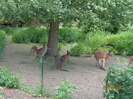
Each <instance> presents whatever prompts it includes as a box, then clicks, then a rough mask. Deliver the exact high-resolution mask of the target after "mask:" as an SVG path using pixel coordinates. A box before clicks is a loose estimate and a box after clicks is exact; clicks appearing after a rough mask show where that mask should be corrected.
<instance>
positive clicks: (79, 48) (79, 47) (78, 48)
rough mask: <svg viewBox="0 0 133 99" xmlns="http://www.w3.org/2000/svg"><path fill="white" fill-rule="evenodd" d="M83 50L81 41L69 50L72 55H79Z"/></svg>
mask: <svg viewBox="0 0 133 99" xmlns="http://www.w3.org/2000/svg"><path fill="white" fill-rule="evenodd" d="M84 51H85V46H84V45H83V44H82V43H78V44H77V45H76V46H74V47H73V48H72V49H71V50H70V52H71V55H73V56H80V55H81V54H82V53H83V52H84Z"/></svg>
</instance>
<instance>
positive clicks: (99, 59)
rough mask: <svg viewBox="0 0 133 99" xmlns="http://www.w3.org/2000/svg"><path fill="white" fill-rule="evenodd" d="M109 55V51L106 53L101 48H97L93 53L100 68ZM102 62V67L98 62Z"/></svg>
mask: <svg viewBox="0 0 133 99" xmlns="http://www.w3.org/2000/svg"><path fill="white" fill-rule="evenodd" d="M109 56H111V53H110V52H109V53H106V52H104V51H102V50H99V51H97V52H96V53H95V58H96V61H97V62H98V66H99V68H100V69H103V70H105V69H104V67H105V66H106V63H105V62H106V61H107V60H108V59H109ZM101 62H102V67H101V66H100V63H101Z"/></svg>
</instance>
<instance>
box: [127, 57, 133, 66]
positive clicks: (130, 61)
mask: <svg viewBox="0 0 133 99" xmlns="http://www.w3.org/2000/svg"><path fill="white" fill-rule="evenodd" d="M132 62H133V56H132V57H130V59H129V62H128V66H129V65H130V64H131V63H132Z"/></svg>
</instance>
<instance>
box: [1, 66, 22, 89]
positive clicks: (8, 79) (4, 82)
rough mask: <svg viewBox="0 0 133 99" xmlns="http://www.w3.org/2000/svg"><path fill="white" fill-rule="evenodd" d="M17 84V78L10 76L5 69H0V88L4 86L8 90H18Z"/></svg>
mask: <svg viewBox="0 0 133 99" xmlns="http://www.w3.org/2000/svg"><path fill="white" fill-rule="evenodd" d="M19 82H20V81H19V78H18V77H17V76H14V75H12V74H11V73H10V72H9V70H8V69H7V68H6V67H2V68H1V72H0V86H6V87H8V88H18V87H19Z"/></svg>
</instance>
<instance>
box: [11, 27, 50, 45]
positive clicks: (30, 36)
mask: <svg viewBox="0 0 133 99" xmlns="http://www.w3.org/2000/svg"><path fill="white" fill-rule="evenodd" d="M47 38H48V32H47V30H46V29H37V28H33V27H29V28H25V29H23V28H22V29H21V30H20V31H14V33H13V36H12V39H13V41H14V42H15V43H30V42H32V43H42V42H45V41H47Z"/></svg>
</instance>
